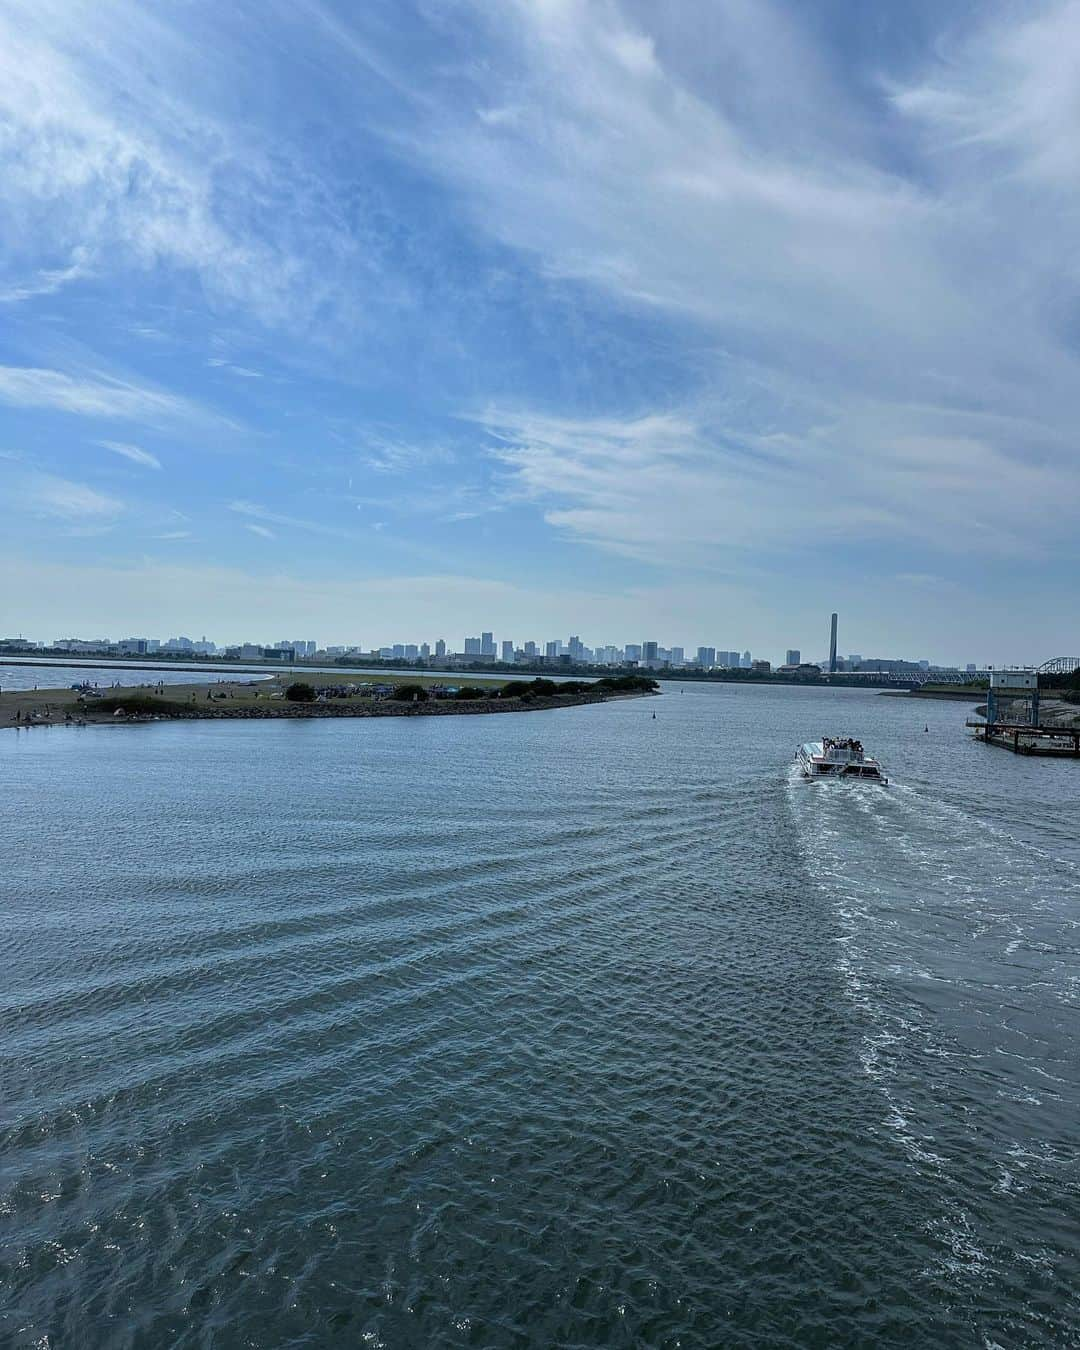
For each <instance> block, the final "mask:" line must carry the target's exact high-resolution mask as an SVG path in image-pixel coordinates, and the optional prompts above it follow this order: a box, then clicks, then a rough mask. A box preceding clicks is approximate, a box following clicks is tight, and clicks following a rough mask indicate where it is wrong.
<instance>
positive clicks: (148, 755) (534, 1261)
mask: <svg viewBox="0 0 1080 1350" xmlns="http://www.w3.org/2000/svg"><path fill="white" fill-rule="evenodd" d="M653 711H656V713H657V718H656V720H655V721H654V720H652V713H653ZM966 713H967V709H966V708H965V707H964V705H962V704H950V703H946V704H938V703H927V702H920V703H905V702H904V701H902V700H899V699H895V698H884V697H880V696H878V695H875V694H871V693H863V692H858V691H828V690H816V689H801V690H800V689H777V688H752V687H750V688H747V687H738V686H733V685H709V686H701V685H688V686H686V690H685V693H680V692H679V686H673V685H667V686H665V693H664V695H663V696H662V697H661V698H658V699H654V700H646V701H629V702H622V703H609V704H606V705H602V706H596V707H583V708H573V709H565V710H560V711H557V712H553V713H526V714H521V715H503V716H499V717H487V718H485V717H480V718H477V717H470V718H460V719H459V718H430V719H423V718H407V719H386V720H371V721H367V720H364V721H355V722H353V721H334V722H327V721H311V722H303V721H300V722H297V721H291V720H290V721H287V722H285V721H283V722H271V723H259V724H252V723H244V722H239V723H220V722H207V723H183V724H180V723H177V724H168V723H162V724H153V725H146V726H139V727H124V728H114V727H106V728H98V727H87V728H83V729H64V728H59V727H57V728H50V729H47V730H46V729H42V728H35V729H33V730H30V731H23V732H15V731H8V732H0V775H2V777H0V782H2V783H3V790H2V795H0V841H2V845H0V846H2V849H3V863H4V868H3V874H2V880H0V887H2V899H3V911H4V916H5V925H4V933H5V944H4V946H5V960H4V967H3V969H4V979H3V984H2V989H0V1054H2V1061H0V1072H2V1080H0V1091H2V1098H0V1102H2V1106H0V1109H2V1130H0V1177H2V1180H0V1241H2V1251H0V1262H2V1265H0V1287H2V1290H3V1295H2V1297H3V1303H2V1310H0V1344H3V1345H5V1346H8V1345H11V1346H19V1347H21V1346H48V1347H65V1348H66V1347H81V1346H93V1347H98V1346H109V1347H113V1346H115V1347H127V1346H139V1347H158V1346H184V1347H188V1346H190V1347H196V1346H199V1347H202V1346H214V1347H233V1346H236V1347H241V1346H252V1347H255V1346H257V1347H267V1346H297V1347H300V1346H304V1347H307V1346H371V1347H378V1346H386V1347H399V1346H409V1347H411V1346H444V1345H445V1346H459V1345H480V1346H554V1345H558V1346H569V1347H577V1346H626V1347H631V1346H633V1347H642V1346H647V1347H653V1346H656V1347H660V1346H665V1347H666V1346H672V1347H674V1346H683V1347H690V1346H703V1347H704V1346H755V1347H758V1346H800V1347H801V1346H830V1347H831V1346H837V1345H840V1346H865V1345H897V1346H899V1345H904V1346H912V1345H916V1346H922V1345H935V1346H972V1347H994V1346H1001V1347H1014V1346H1051V1345H1053V1346H1059V1345H1060V1346H1072V1345H1076V1344H1080V1296H1078V1292H1077V1291H1078V1287H1080V1285H1078V1281H1080V1257H1078V1250H1080V1163H1078V1152H1077V1143H1078V1127H1077V1108H1078V1106H1080V1065H1078V1055H1077V1032H1078V1030H1080V953H1078V947H1080V926H1078V925H1080V843H1078V841H1080V805H1078V803H1080V792H1078V789H1080V764H1078V763H1053V762H1040V761H1037V760H1025V759H1021V758H1017V757H1014V756H1012V755H1009V754H1006V753H1004V752H999V751H996V750H994V749H992V748H987V747H983V746H977V745H974V744H973V743H971V742H969V741H967V740H966V739H965V737H964V734H963V728H962V723H963V719H964V717H965V715H966ZM924 723H928V724H929V726H930V728H931V732H930V734H926V733H924V731H923V726H924ZM822 732H825V733H829V732H834V733H844V734H847V733H851V734H855V735H859V736H861V737H862V738H863V740H864V741H865V742H866V743H867V746H868V748H870V749H872V750H873V751H874V752H878V753H880V755H881V757H882V758H883V759H884V761H885V763H886V765H887V767H888V769H889V770H890V773H891V775H892V777H893V780H894V782H893V786H891V787H890V788H888V789H881V788H877V787H874V786H873V785H868V784H864V785H842V784H828V783H819V784H813V785H806V784H804V783H802V782H801V781H799V780H796V779H795V778H793V777H792V775H791V772H790V766H789V761H790V756H791V754H792V751H793V749H794V746H795V744H796V743H797V742H799V741H801V740H805V739H807V738H808V737H810V736H816V735H820V734H821V733H822Z"/></svg>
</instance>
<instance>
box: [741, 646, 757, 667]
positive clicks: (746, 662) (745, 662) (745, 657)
mask: <svg viewBox="0 0 1080 1350" xmlns="http://www.w3.org/2000/svg"><path fill="white" fill-rule="evenodd" d="M753 664H754V658H753V657H752V656H751V655H750V652H749V650H747V651H745V652H743V654H742V658H741V659H740V661H739V665H740V666H741V667H742V668H743V670H749V669H750V667H751V666H752V665H753Z"/></svg>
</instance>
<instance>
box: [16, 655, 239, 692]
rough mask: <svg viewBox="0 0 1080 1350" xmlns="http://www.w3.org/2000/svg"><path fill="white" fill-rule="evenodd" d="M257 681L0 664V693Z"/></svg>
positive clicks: (225, 676) (204, 673)
mask: <svg viewBox="0 0 1080 1350" xmlns="http://www.w3.org/2000/svg"><path fill="white" fill-rule="evenodd" d="M229 678H232V679H234V680H257V679H258V678H259V676H258V675H233V676H231V677H230V676H229V675H228V673H227V672H223V673H220V674H219V673H218V672H216V671H215V672H213V673H211V672H208V671H198V670H155V669H150V670H147V669H146V668H145V667H135V666H132V667H124V666H91V665H75V666H61V665H52V664H49V665H40V666H37V665H30V664H29V662H27V663H26V664H21V663H20V662H17V661H12V662H10V663H8V664H6V665H0V690H11V689H38V688H41V689H70V688H71V686H72V685H73V684H82V682H83V681H84V680H88V681H89V682H90V683H91V684H96V685H98V686H99V687H100V688H102V689H106V688H108V687H109V685H112V684H120V685H123V686H125V687H128V686H132V685H140V684H212V683H214V682H215V681H217V680H222V679H229Z"/></svg>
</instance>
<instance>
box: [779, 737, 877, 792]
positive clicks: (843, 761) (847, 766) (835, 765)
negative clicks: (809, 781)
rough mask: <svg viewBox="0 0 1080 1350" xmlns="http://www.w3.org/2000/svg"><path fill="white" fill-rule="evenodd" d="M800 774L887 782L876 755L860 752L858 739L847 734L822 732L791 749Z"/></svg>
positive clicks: (810, 776) (809, 776)
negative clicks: (814, 739)
mask: <svg viewBox="0 0 1080 1350" xmlns="http://www.w3.org/2000/svg"><path fill="white" fill-rule="evenodd" d="M795 758H796V760H797V761H798V764H799V767H800V768H801V769H802V772H803V777H804V778H860V779H865V780H867V781H868V782H871V783H887V782H888V781H889V780H888V779H887V778H886V777H885V773H884V770H883V769H882V767H881V765H880V764H879V763H878V761H877V760H876V759H871V758H870V757H869V756H868V755H866V754H865V753H864V752H863V748H862V741H856V740H854V739H853V738H852V737H850V736H826V737H824V739H823V740H820V741H807V742H806V744H805V745H800V746H799V748H798V750H796V752H795Z"/></svg>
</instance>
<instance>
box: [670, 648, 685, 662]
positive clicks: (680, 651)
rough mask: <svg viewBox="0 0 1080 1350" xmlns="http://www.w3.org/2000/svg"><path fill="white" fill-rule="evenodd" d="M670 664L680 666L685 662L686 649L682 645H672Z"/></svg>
mask: <svg viewBox="0 0 1080 1350" xmlns="http://www.w3.org/2000/svg"><path fill="white" fill-rule="evenodd" d="M671 664H672V665H673V666H682V665H685V664H686V650H685V648H683V647H672V649H671Z"/></svg>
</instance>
